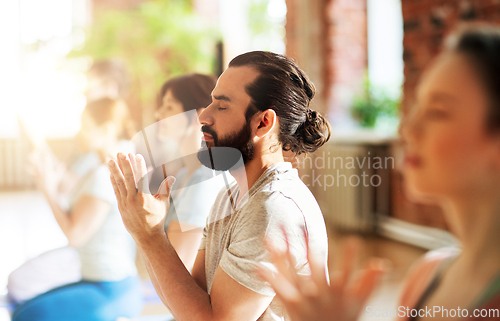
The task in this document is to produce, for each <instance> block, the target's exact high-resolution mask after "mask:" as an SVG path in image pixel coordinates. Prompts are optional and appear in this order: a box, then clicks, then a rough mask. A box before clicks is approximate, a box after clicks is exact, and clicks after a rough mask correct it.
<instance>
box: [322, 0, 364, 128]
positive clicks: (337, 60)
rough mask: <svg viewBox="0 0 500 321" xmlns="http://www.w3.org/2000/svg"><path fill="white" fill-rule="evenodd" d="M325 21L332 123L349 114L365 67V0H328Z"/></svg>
mask: <svg viewBox="0 0 500 321" xmlns="http://www.w3.org/2000/svg"><path fill="white" fill-rule="evenodd" d="M325 9H326V10H325V14H326V17H325V18H326V22H327V38H326V43H327V53H326V54H327V55H326V57H325V58H326V64H327V70H328V73H327V78H326V82H327V83H326V86H325V87H326V90H327V91H326V94H327V96H328V112H329V115H330V117H329V118H330V119H331V120H332V121H333V123H334V125H335V124H336V122H337V121H342V120H343V119H344V116H345V115H347V114H348V113H349V108H350V105H351V101H352V98H353V96H354V95H355V94H356V93H359V92H360V91H361V90H362V84H363V79H364V77H365V74H366V68H367V66H368V47H367V46H368V41H367V37H368V35H367V15H366V0H329V1H328V4H327V6H326V8H325Z"/></svg>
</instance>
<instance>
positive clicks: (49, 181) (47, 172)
mask: <svg viewBox="0 0 500 321" xmlns="http://www.w3.org/2000/svg"><path fill="white" fill-rule="evenodd" d="M26 171H27V173H28V174H29V175H31V177H32V178H33V180H34V182H35V186H36V188H37V189H38V190H40V191H41V192H43V193H44V194H45V195H46V196H47V197H51V198H52V197H56V196H57V194H58V187H59V184H60V182H61V180H62V177H63V175H64V172H65V171H66V167H65V166H64V164H63V163H62V162H60V161H58V160H57V159H56V158H55V157H54V156H53V155H52V154H51V153H49V152H48V151H46V150H43V149H37V150H34V151H33V152H32V153H31V154H30V155H29V156H28V162H27V164H26Z"/></svg>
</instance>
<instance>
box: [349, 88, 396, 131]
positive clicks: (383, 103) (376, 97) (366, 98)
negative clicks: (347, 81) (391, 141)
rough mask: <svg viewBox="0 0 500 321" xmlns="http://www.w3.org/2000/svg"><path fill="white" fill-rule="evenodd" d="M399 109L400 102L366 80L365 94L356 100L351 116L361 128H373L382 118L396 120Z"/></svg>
mask: <svg viewBox="0 0 500 321" xmlns="http://www.w3.org/2000/svg"><path fill="white" fill-rule="evenodd" d="M398 109H399V100H395V99H393V98H391V97H389V96H388V95H387V94H385V93H384V92H383V91H382V90H380V89H376V88H374V86H371V85H370V82H369V80H368V79H366V80H365V85H364V94H363V95H361V96H356V97H355V98H354V100H353V103H352V106H351V115H352V116H353V118H354V119H355V120H357V121H358V122H359V124H360V126H361V127H366V128H373V127H375V124H376V123H377V119H379V117H381V116H386V117H392V118H396V117H397V116H398Z"/></svg>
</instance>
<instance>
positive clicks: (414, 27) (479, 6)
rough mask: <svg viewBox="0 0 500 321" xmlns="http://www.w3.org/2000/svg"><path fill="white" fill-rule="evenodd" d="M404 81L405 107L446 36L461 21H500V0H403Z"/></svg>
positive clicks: (412, 98) (404, 108)
mask: <svg viewBox="0 0 500 321" xmlns="http://www.w3.org/2000/svg"><path fill="white" fill-rule="evenodd" d="M402 9H403V20H404V41H403V45H404V54H403V58H404V62H405V83H404V103H403V111H404V112H407V111H408V108H409V107H408V106H411V104H412V102H413V101H414V92H415V87H416V84H417V82H418V79H419V78H420V75H421V74H422V71H423V70H424V68H425V67H426V66H427V65H428V64H429V62H430V61H431V60H432V59H433V58H434V57H435V56H436V55H437V54H438V53H439V52H440V50H441V48H442V43H443V40H444V39H445V38H446V36H447V35H448V34H449V33H450V32H452V31H453V30H454V29H456V27H457V26H458V25H460V24H461V23H466V22H471V21H489V22H496V23H498V22H500V0H402Z"/></svg>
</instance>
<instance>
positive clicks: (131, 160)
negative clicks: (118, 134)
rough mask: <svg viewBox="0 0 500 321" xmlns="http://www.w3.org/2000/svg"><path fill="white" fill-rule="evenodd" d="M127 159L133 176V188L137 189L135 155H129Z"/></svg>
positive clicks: (137, 178)
mask: <svg viewBox="0 0 500 321" xmlns="http://www.w3.org/2000/svg"><path fill="white" fill-rule="evenodd" d="M127 157H128V160H129V161H130V165H131V166H132V173H133V174H134V182H135V187H137V181H138V180H139V177H137V162H136V161H135V155H134V154H132V153H129V154H128V156H127Z"/></svg>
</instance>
